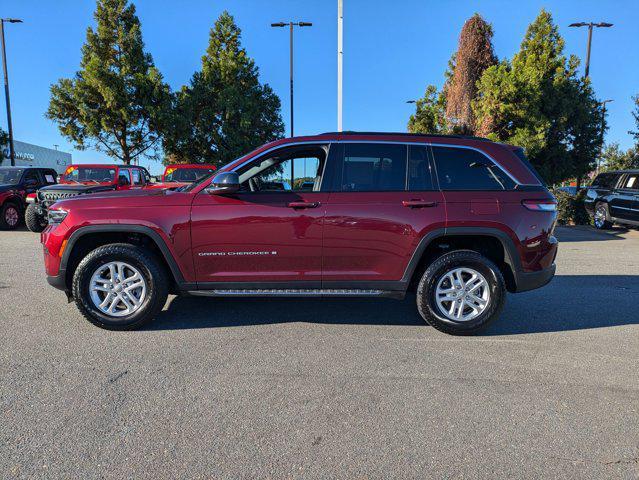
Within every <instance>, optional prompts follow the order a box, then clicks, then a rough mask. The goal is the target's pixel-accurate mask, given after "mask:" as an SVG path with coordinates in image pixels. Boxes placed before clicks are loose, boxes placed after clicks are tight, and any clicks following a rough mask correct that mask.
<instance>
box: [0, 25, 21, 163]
mask: <svg viewBox="0 0 639 480" xmlns="http://www.w3.org/2000/svg"><path fill="white" fill-rule="evenodd" d="M5 22H6V23H22V20H20V19H18V18H0V39H1V40H2V69H3V70H4V98H5V100H6V102H7V126H8V127H9V158H10V159H11V166H12V167H15V165H16V152H15V149H14V148H13V126H12V125H11V102H10V101H9V73H8V72H7V51H6V49H5V45H4V24H5Z"/></svg>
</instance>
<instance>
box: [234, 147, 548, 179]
mask: <svg viewBox="0 0 639 480" xmlns="http://www.w3.org/2000/svg"><path fill="white" fill-rule="evenodd" d="M334 143H338V144H339V143H341V144H346V143H379V144H395V145H421V146H429V147H447V148H465V149H467V150H475V151H476V152H479V153H481V154H482V155H483V156H485V157H486V158H488V159H489V160H490V161H491V162H493V163H494V164H495V165H496V166H497V167H499V169H500V170H501V171H502V172H503V173H504V174H505V175H507V176H508V178H510V179H511V180H512V181H513V182H515V184H516V185H519V186H522V187H523V186H538V185H541V184H540V183H539V184H537V183H521V182H519V181H518V180H517V179H516V178H515V177H513V176H512V175H511V174H510V172H509V171H508V170H507V169H506V168H505V167H504V166H503V165H502V164H501V163H499V162H498V161H497V160H495V159H494V158H493V157H492V156H490V155H489V154H487V153H486V152H484V151H483V150H481V149H479V148H476V147H471V146H468V145H455V144H451V143H437V142H405V141H404V142H399V141H395V140H388V141H385V140H349V139H346V140H326V141H324V142H322V141H321V140H317V141H303V142H291V143H286V144H282V145H278V146H276V147H271V148H269V149H268V150H265V151H264V152H262V153H260V154H258V155H256V156H254V157H252V158H250V159H249V160H246V161H245V162H242V163H241V164H239V165H238V166H236V167H235V168H233V171H236V170H237V169H240V168H242V167H243V166H245V165H247V164H249V163H251V162H253V161H255V160H257V159H258V158H261V157H263V156H264V155H267V154H269V153H271V152H273V151H275V150H279V149H281V148H287V147H294V146H298V145H328V152H327V153H326V162H324V169H326V164H327V163H328V156H329V154H330V149H331V145H332V144H334ZM322 183H324V172H322ZM320 189H321V185H320Z"/></svg>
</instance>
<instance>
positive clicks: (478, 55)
mask: <svg viewBox="0 0 639 480" xmlns="http://www.w3.org/2000/svg"><path fill="white" fill-rule="evenodd" d="M492 37H493V29H492V27H491V25H490V24H489V23H488V22H486V21H485V20H484V19H483V18H482V17H481V16H480V15H479V14H478V13H476V14H475V15H473V16H472V17H471V18H470V19H468V20H467V21H466V23H464V26H463V27H462V30H461V34H460V36H459V46H458V48H457V52H456V54H455V55H454V56H453V58H454V63H452V68H450V67H449V70H452V75H451V76H450V78H449V80H448V81H447V82H446V86H445V97H446V118H447V122H448V124H449V125H450V128H451V129H452V130H454V131H455V132H458V133H465V134H473V133H474V132H475V117H474V115H473V110H472V106H471V103H472V101H473V100H474V99H475V96H476V93H477V82H478V80H479V79H480V78H481V75H482V74H483V73H484V70H486V69H487V68H488V67H490V66H492V65H494V64H495V63H497V58H496V56H495V53H494V52H493V44H492Z"/></svg>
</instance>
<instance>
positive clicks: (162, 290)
mask: <svg viewBox="0 0 639 480" xmlns="http://www.w3.org/2000/svg"><path fill="white" fill-rule="evenodd" d="M302 158H304V159H306V161H307V163H309V161H310V163H311V164H312V165H313V171H314V175H315V182H314V187H313V189H312V191H305V190H302V189H300V188H299V187H298V188H297V189H285V190H283V189H282V188H280V186H277V187H276V188H271V186H272V185H273V184H274V183H277V182H274V181H273V179H281V178H282V176H283V175H286V174H287V173H286V172H291V171H292V169H291V168H290V166H291V162H293V161H294V160H295V159H302ZM282 172H284V174H283V173H282ZM290 180H291V181H290V185H300V183H301V182H297V183H296V182H295V181H294V180H295V179H294V178H292V179H290ZM556 214H557V213H556V201H555V199H554V197H553V196H552V195H551V194H550V192H549V191H548V190H547V188H546V187H545V186H544V185H543V182H542V181H541V180H540V178H539V176H538V175H537V174H536V173H535V172H534V170H533V169H532V167H531V166H530V163H529V162H528V161H527V160H526V158H525V156H524V154H523V151H522V149H520V148H517V147H513V146H509V145H504V144H498V143H494V142H491V141H488V140H485V139H478V138H474V137H464V136H435V135H411V134H381V133H329V134H321V135H317V136H309V137H299V138H289V139H282V140H278V141H276V142H273V143H270V144H267V145H265V146H263V147H260V148H258V149H257V150H255V151H253V152H252V153H250V154H248V155H246V156H244V157H242V158H240V159H238V160H236V161H234V162H231V163H230V164H228V165H226V166H225V167H223V168H221V169H220V171H219V172H218V173H216V174H213V175H210V176H208V177H204V178H202V179H201V180H200V181H199V182H195V183H193V184H191V185H190V186H189V187H187V188H185V189H182V190H178V191H171V190H160V191H155V192H149V191H144V190H138V191H129V192H124V193H122V194H119V195H117V196H116V195H114V194H113V193H111V192H106V193H99V194H95V195H87V196H83V197H76V198H71V199H66V200H62V201H60V202H58V203H56V204H55V205H53V206H52V207H51V208H50V209H49V226H48V227H47V229H46V230H45V231H44V233H43V234H42V243H43V245H44V261H45V266H46V272H47V275H48V277H47V279H48V282H49V283H50V284H51V285H53V286H54V287H56V288H59V289H61V290H63V291H65V292H66V293H67V295H68V297H69V298H70V299H71V298H72V299H74V300H75V303H76V305H77V307H78V309H79V310H80V312H81V313H82V314H83V315H84V316H85V317H86V318H87V319H88V320H89V321H90V322H92V323H93V324H95V325H97V326H99V327H102V328H107V329H113V330H124V329H133V328H138V327H140V326H142V325H143V324H144V323H146V322H148V321H149V320H151V319H152V318H153V317H155V316H156V315H157V313H158V312H159V311H160V310H161V309H162V307H163V305H164V304H165V301H166V298H167V294H168V293H169V292H172V293H176V294H185V293H190V294H193V295H204V296H212V297H219V296H227V297H246V296H258V297H280V296H293V297H300V296H306V297H322V296H324V297H358V296H359V297H392V298H403V297H404V295H405V294H406V293H407V292H408V291H415V292H416V296H417V309H418V311H419V313H420V314H421V316H422V317H423V318H424V320H426V321H427V322H428V323H429V324H431V325H432V326H434V327H435V328H437V329H439V330H442V331H444V332H448V333H452V334H471V333H474V332H477V331H478V330H480V329H482V328H484V327H485V326H486V325H488V324H489V323H490V322H491V321H492V320H494V319H495V318H497V317H498V316H499V314H500V312H501V310H502V308H503V305H504V300H505V296H506V292H507V291H508V292H522V291H526V290H531V289H534V288H539V287H541V286H543V285H545V284H546V283H548V282H549V281H550V280H551V279H552V277H553V275H554V273H555V265H554V260H555V255H556V253H557V240H556V239H555V237H554V236H553V230H554V227H555V222H556ZM212 312H213V313H212V314H214V311H213V310H212Z"/></svg>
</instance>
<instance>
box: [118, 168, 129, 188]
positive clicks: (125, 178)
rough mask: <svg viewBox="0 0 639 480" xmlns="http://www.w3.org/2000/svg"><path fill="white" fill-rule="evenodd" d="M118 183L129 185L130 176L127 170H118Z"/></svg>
mask: <svg viewBox="0 0 639 480" xmlns="http://www.w3.org/2000/svg"><path fill="white" fill-rule="evenodd" d="M118 183H119V184H120V185H131V176H130V175H129V171H128V170H120V173H119V174H118Z"/></svg>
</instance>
